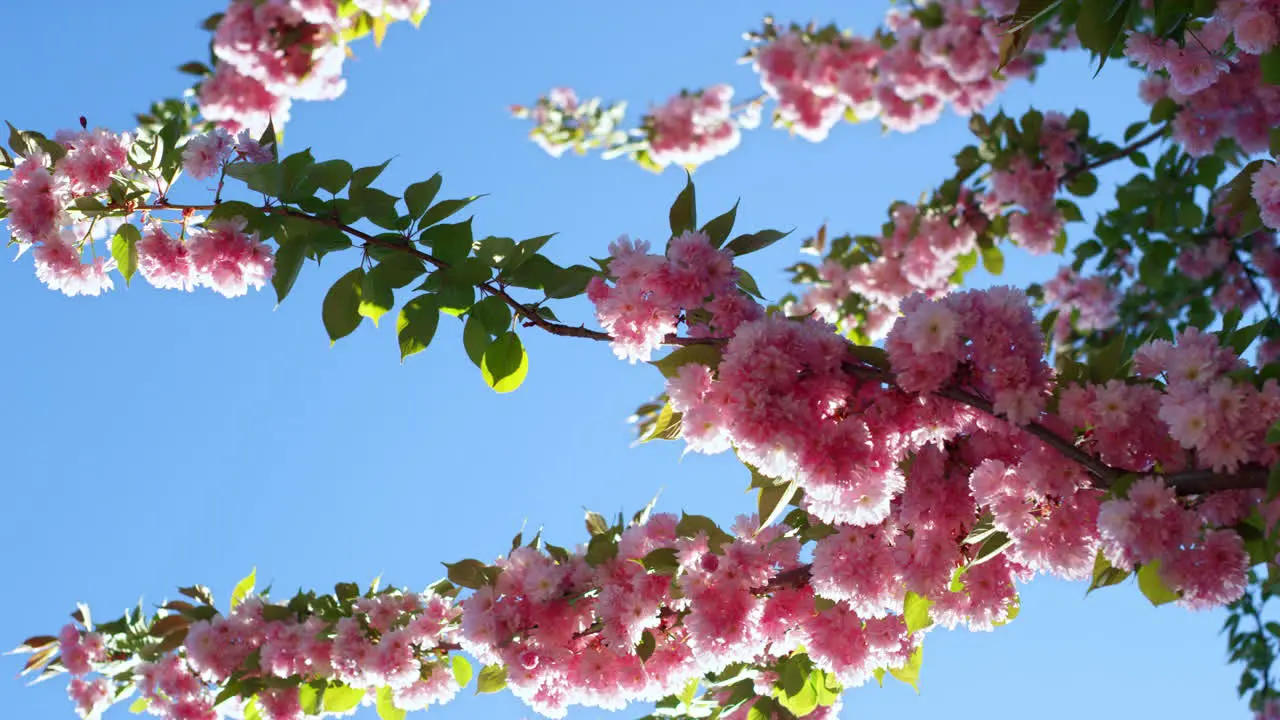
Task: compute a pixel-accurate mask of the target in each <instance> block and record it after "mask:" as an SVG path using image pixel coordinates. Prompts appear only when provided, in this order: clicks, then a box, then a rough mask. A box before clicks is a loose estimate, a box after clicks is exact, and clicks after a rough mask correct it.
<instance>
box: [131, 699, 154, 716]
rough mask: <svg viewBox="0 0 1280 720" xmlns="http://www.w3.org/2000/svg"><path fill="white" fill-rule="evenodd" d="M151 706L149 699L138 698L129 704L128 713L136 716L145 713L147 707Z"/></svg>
mask: <svg viewBox="0 0 1280 720" xmlns="http://www.w3.org/2000/svg"><path fill="white" fill-rule="evenodd" d="M150 705H151V698H149V697H139V698H137V699H135V700H134V701H133V702H132V703H130V704H129V712H131V713H133V714H134V715H138V714H141V713H144V712H146V711H147V707H148V706H150Z"/></svg>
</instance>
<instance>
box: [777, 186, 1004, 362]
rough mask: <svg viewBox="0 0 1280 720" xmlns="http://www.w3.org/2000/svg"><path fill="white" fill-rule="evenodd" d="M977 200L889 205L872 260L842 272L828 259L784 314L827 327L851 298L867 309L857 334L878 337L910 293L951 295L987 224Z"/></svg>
mask: <svg viewBox="0 0 1280 720" xmlns="http://www.w3.org/2000/svg"><path fill="white" fill-rule="evenodd" d="M977 199H978V196H976V195H975V194H973V193H970V192H967V191H966V192H965V193H963V194H962V196H961V198H960V201H959V202H958V203H957V204H956V205H955V206H954V207H953V208H951V209H949V210H946V211H940V210H934V209H923V210H922V209H921V208H918V207H915V206H912V205H907V204H905V203H901V204H898V205H895V206H894V208H893V210H892V212H891V214H890V215H891V218H892V224H891V228H890V231H889V232H887V233H886V234H885V235H883V236H881V237H880V238H878V239H877V240H876V243H877V247H876V250H877V254H876V257H875V258H874V259H872V260H871V261H870V262H866V263H857V264H852V265H850V266H848V267H846V266H845V265H844V264H843V263H841V262H839V261H837V260H834V259H828V260H827V261H826V262H824V263H823V265H822V267H821V268H820V269H819V280H820V281H821V282H820V283H818V284H815V286H814V287H813V288H811V289H810V290H809V291H808V292H807V293H806V294H805V296H804V297H803V298H801V299H800V300H799V302H797V303H795V304H794V305H793V306H792V307H790V308H788V312H791V313H792V314H807V313H809V312H817V313H818V314H819V316H821V317H822V318H823V319H825V320H826V321H827V322H831V323H836V322H840V321H842V320H844V319H845V318H844V314H845V313H844V309H843V306H844V302H845V299H846V298H847V297H849V296H850V295H853V294H856V295H859V296H861V297H862V298H863V299H865V300H866V301H867V302H868V303H869V304H870V307H869V308H867V309H866V316H865V318H863V321H862V324H861V330H862V332H863V333H864V334H866V335H867V336H869V337H871V338H875V339H879V338H881V337H883V336H884V334H885V333H886V332H888V330H889V328H890V327H891V326H892V325H893V321H894V319H895V318H896V317H897V314H898V309H899V307H900V306H901V303H902V300H903V299H904V298H906V297H908V296H910V295H912V294H913V293H916V292H922V293H925V294H927V295H929V296H931V297H937V296H941V295H944V294H946V293H948V292H950V291H951V287H952V282H951V278H952V276H953V275H954V274H955V272H956V270H958V269H959V266H960V259H961V258H962V257H963V256H965V255H968V254H970V253H973V252H975V251H976V250H977V248H978V245H977V237H978V233H979V232H980V231H981V229H982V228H984V227H985V226H986V225H987V223H988V222H989V221H988V219H987V217H986V216H985V215H984V214H983V213H982V211H981V210H980V209H979V207H978V205H977Z"/></svg>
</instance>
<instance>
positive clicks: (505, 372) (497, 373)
mask: <svg viewBox="0 0 1280 720" xmlns="http://www.w3.org/2000/svg"><path fill="white" fill-rule="evenodd" d="M480 372H481V374H482V375H483V376H484V381H485V382H486V383H488V385H489V387H491V388H493V389H494V391H495V392H500V393H508V392H511V391H512V390H515V389H516V388H518V387H520V385H521V384H522V383H523V382H524V378H525V376H526V375H528V374H529V355H528V353H526V352H525V350H524V345H523V344H521V342H520V337H519V336H518V335H516V334H515V333H513V332H504V333H503V334H502V335H499V336H498V338H497V339H496V340H494V341H493V344H491V345H490V346H489V347H488V348H486V349H485V351H484V359H483V360H482V361H481V363H480Z"/></svg>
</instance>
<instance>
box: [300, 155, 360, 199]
mask: <svg viewBox="0 0 1280 720" xmlns="http://www.w3.org/2000/svg"><path fill="white" fill-rule="evenodd" d="M351 173H352V169H351V163H349V162H347V161H346V160H326V161H324V162H322V163H316V164H315V165H312V166H311V172H310V173H309V174H308V175H309V177H310V178H311V181H312V182H314V183H316V184H317V185H319V186H320V187H321V188H323V189H324V190H326V191H327V192H329V193H332V194H334V195H337V194H338V192H339V191H341V190H342V188H344V187H346V186H347V183H348V182H350V181H351Z"/></svg>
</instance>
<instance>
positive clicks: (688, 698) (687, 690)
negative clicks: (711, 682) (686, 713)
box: [679, 677, 698, 707]
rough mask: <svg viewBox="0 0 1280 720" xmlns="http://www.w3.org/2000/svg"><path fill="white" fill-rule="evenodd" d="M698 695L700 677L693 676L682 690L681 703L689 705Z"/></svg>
mask: <svg viewBox="0 0 1280 720" xmlns="http://www.w3.org/2000/svg"><path fill="white" fill-rule="evenodd" d="M696 697H698V678H696V677H695V678H692V679H690V680H689V682H687V683H685V684H684V688H683V689H682V690H681V691H680V695H679V698H680V704H681V705H683V706H685V707H688V706H690V705H692V704H693V699H694V698H696Z"/></svg>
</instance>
